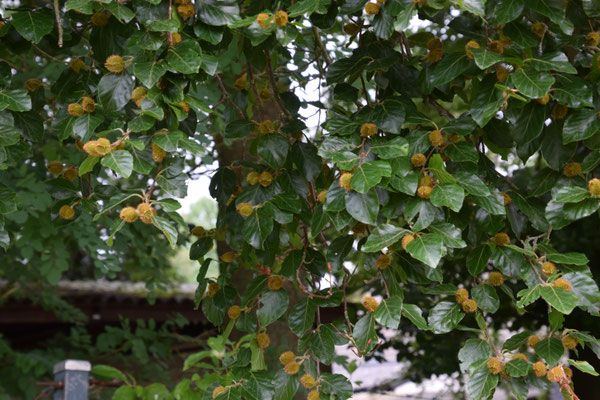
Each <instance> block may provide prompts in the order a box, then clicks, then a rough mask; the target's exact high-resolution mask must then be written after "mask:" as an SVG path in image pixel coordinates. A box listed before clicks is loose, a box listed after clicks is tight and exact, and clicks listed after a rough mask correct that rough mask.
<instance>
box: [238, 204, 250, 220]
mask: <svg viewBox="0 0 600 400" xmlns="http://www.w3.org/2000/svg"><path fill="white" fill-rule="evenodd" d="M253 210H254V207H252V205H251V204H250V203H240V204H238V205H237V212H238V213H239V214H240V215H241V216H242V217H247V216H249V215H250V214H252V211H253Z"/></svg>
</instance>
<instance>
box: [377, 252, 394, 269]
mask: <svg viewBox="0 0 600 400" xmlns="http://www.w3.org/2000/svg"><path fill="white" fill-rule="evenodd" d="M391 262H392V257H390V256H389V255H388V254H381V255H380V256H379V257H378V258H377V261H376V262H375V265H377V269H386V268H387V267H389V266H390V263H391Z"/></svg>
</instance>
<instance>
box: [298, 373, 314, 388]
mask: <svg viewBox="0 0 600 400" xmlns="http://www.w3.org/2000/svg"><path fill="white" fill-rule="evenodd" d="M300 383H301V384H302V386H304V387H305V388H307V389H311V388H314V387H315V386H316V384H317V380H316V379H315V377H314V376H312V375H311V374H304V375H303V376H302V378H300Z"/></svg>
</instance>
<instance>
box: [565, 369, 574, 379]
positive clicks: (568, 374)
mask: <svg viewBox="0 0 600 400" xmlns="http://www.w3.org/2000/svg"><path fill="white" fill-rule="evenodd" d="M563 371H565V376H566V377H567V379H568V380H571V378H572V377H573V370H572V369H571V368H569V367H563Z"/></svg>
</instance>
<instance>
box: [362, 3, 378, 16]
mask: <svg viewBox="0 0 600 400" xmlns="http://www.w3.org/2000/svg"><path fill="white" fill-rule="evenodd" d="M365 12H366V13H367V14H368V15H377V14H379V4H377V3H367V5H366V6H365Z"/></svg>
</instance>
